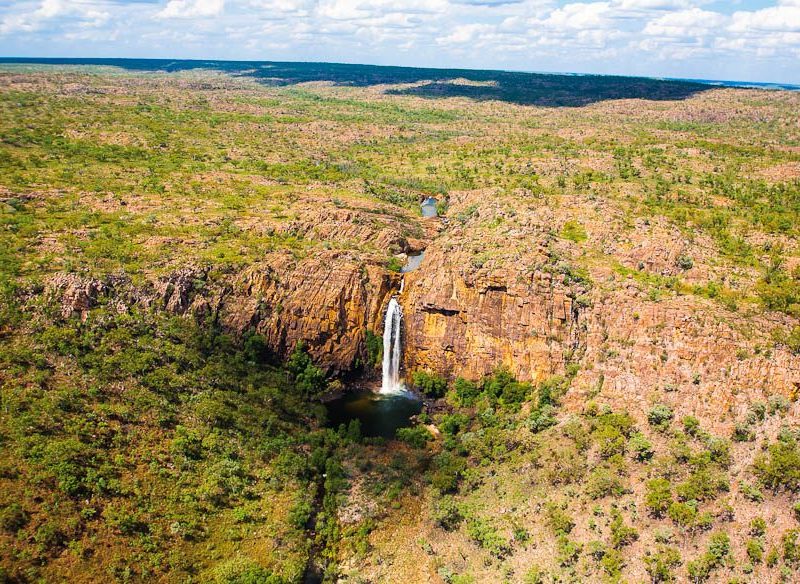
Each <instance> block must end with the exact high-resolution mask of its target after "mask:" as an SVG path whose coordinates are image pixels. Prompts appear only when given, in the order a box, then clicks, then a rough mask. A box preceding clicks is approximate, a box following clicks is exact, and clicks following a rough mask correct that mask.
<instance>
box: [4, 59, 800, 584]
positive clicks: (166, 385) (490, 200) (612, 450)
mask: <svg viewBox="0 0 800 584" xmlns="http://www.w3.org/2000/svg"><path fill="white" fill-rule="evenodd" d="M798 112H800V93H798V92H790V91H765V90H757V89H742V88H719V87H712V86H708V85H702V84H698V83H688V82H678V81H659V80H648V79H626V78H608V77H577V76H557V75H533V74H523V73H504V72H491V71H468V70H421V69H405V68H381V67H361V66H355V65H326V64H313V63H311V64H310V63H300V64H291V63H214V62H194V61H177V62H174V61H170V62H167V61H124V60H120V61H113V60H108V61H81V62H78V61H68V60H60V61H58V62H49V63H42V62H40V63H37V62H24V61H17V62H6V63H4V64H1V65H0V298H1V299H0V582H14V583H17V582H20V583H27V582H98V581H119V582H219V583H248V584H249V583H260V582H269V583H292V582H352V583H357V582H376V583H377V582H397V583H401V582H402V583H407V582H443V583H448V584H466V583H472V582H475V583H477V582H514V583H525V584H537V583H550V582H654V583H658V582H672V581H677V582H706V581H709V582H753V583H756V582H779V581H785V582H795V581H797V580H798V578H800V496H798V491H800V445H799V444H798V441H799V440H800V426H798V421H799V420H800V418H799V416H800V406H798V403H797V401H798V391H799V390H800V321H799V320H798V318H799V317H800V255H799V253H798V252H799V250H798V229H799V228H800V222H799V221H798V219H800V119H799V118H798ZM429 197H432V198H434V199H435V200H436V202H437V208H438V212H439V213H438V217H434V218H429V217H423V216H422V214H421V213H420V203H421V202H422V201H424V200H426V199H428V198H429ZM423 252H424V256H423V258H422V261H421V263H420V265H419V267H418V268H417V269H416V270H414V271H409V272H407V273H401V270H402V268H403V266H404V265H406V263H407V262H408V261H409V257H417V256H419V255H420V254H422V253H423ZM391 298H394V299H395V300H396V302H397V304H398V306H399V307H401V309H402V315H403V316H402V328H401V336H400V337H399V339H400V342H401V345H402V352H401V353H400V363H399V366H400V373H401V375H402V377H403V378H404V379H405V383H406V386H407V387H408V388H409V389H410V390H413V391H415V392H417V393H418V394H421V395H422V396H424V398H425V405H424V408H423V410H422V412H421V413H420V414H419V415H417V416H415V417H414V418H413V420H412V425H410V426H408V427H405V428H402V429H400V430H399V431H398V432H397V434H396V436H394V437H390V438H385V437H374V436H365V435H364V433H363V432H362V428H361V426H360V424H359V423H358V421H357V420H353V421H351V422H350V423H349V424H342V425H341V426H339V427H332V424H329V423H328V422H327V421H326V420H327V413H326V408H325V406H324V404H323V403H322V400H323V398H326V397H329V396H331V395H334V394H340V393H342V392H348V391H351V390H352V389H353V388H354V387H356V386H363V385H369V384H370V383H371V382H375V381H376V380H379V379H380V378H381V365H382V362H383V361H384V357H385V356H384V355H383V352H384V349H383V347H384V344H383V343H382V342H381V340H382V338H383V337H384V319H385V315H386V312H387V305H388V304H389V302H390V299H391Z"/></svg>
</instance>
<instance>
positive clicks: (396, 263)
mask: <svg viewBox="0 0 800 584" xmlns="http://www.w3.org/2000/svg"><path fill="white" fill-rule="evenodd" d="M386 269H387V270H389V271H390V272H401V271H403V262H402V261H400V258H398V257H396V256H392V257H390V258H389V259H388V260H386Z"/></svg>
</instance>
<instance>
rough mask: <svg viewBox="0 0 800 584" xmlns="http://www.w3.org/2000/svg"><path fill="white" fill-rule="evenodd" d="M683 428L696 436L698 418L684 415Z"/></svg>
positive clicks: (690, 434)
mask: <svg viewBox="0 0 800 584" xmlns="http://www.w3.org/2000/svg"><path fill="white" fill-rule="evenodd" d="M683 430H684V432H686V433H687V434H688V435H689V436H697V435H698V434H699V433H700V420H698V419H697V418H695V417H694V416H686V417H684V418H683Z"/></svg>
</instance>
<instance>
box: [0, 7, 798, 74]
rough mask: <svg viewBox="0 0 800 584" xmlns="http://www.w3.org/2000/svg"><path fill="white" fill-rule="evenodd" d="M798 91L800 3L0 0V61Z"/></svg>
mask: <svg viewBox="0 0 800 584" xmlns="http://www.w3.org/2000/svg"><path fill="white" fill-rule="evenodd" d="M23 51H25V52H26V53H27V54H41V55H59V54H65V53H68V54H82V55H91V54H97V55H109V54H117V55H120V56H152V57H170V58H180V57H187V58H188V57H191V58H228V59H265V60H268V59H276V60H284V59H285V60H328V61H335V60H339V61H350V62H378V63H386V64H404V65H422V66H459V67H491V68H508V69H527V70H548V69H549V70H562V71H563V70H573V71H574V70H579V71H590V72H607V73H612V72H613V73H631V74H652V75H673V76H701V77H708V76H717V75H723V74H724V75H727V76H730V77H748V76H753V75H758V76H769V77H772V78H775V79H779V80H783V81H789V82H792V81H794V82H800V68H798V67H797V64H796V63H797V60H798V57H800V0H766V1H764V0H758V1H757V0H739V1H737V2H735V3H734V2H729V3H724V2H719V1H714V0H566V2H565V1H564V0H21V1H16V2H8V1H6V2H3V0H0V52H2V53H3V54H7V55H9V54H10V55H15V54H24V53H23Z"/></svg>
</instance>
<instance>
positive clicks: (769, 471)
mask: <svg viewBox="0 0 800 584" xmlns="http://www.w3.org/2000/svg"><path fill="white" fill-rule="evenodd" d="M753 472H754V473H755V474H756V476H757V477H758V478H759V480H760V481H761V483H762V484H763V485H764V486H765V487H767V488H770V489H773V490H775V491H777V490H780V489H786V490H788V491H797V490H798V489H800V451H798V448H797V442H796V441H794V440H790V441H778V442H775V443H774V444H771V445H770V446H769V456H765V455H764V454H759V455H758V456H757V457H756V460H755V462H754V464H753Z"/></svg>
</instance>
